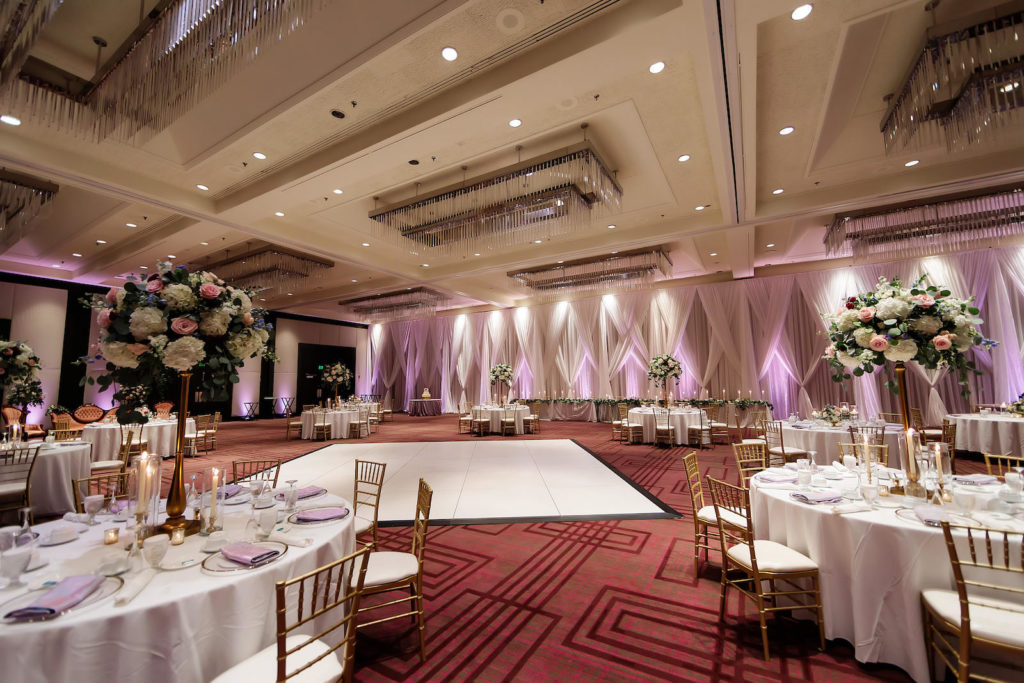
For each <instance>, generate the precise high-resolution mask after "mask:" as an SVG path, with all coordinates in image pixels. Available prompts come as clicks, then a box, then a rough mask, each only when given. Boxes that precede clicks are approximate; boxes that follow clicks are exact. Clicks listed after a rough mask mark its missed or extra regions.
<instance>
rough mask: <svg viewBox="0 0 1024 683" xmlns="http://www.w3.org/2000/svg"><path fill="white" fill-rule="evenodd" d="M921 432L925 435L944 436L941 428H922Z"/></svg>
mask: <svg viewBox="0 0 1024 683" xmlns="http://www.w3.org/2000/svg"><path fill="white" fill-rule="evenodd" d="M921 433H922V434H924V435H925V436H939V437H941V436H942V430H941V429H922V430H921Z"/></svg>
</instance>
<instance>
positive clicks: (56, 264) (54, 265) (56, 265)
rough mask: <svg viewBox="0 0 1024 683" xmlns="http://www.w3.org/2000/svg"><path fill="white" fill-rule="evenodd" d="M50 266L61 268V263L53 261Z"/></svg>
mask: <svg viewBox="0 0 1024 683" xmlns="http://www.w3.org/2000/svg"><path fill="white" fill-rule="evenodd" d="M50 267H51V268H60V264H59V263H51V264H50Z"/></svg>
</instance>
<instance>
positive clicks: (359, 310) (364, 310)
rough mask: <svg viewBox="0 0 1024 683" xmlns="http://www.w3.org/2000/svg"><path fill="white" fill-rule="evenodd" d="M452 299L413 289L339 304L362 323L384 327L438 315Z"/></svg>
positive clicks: (440, 294)
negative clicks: (389, 323)
mask: <svg viewBox="0 0 1024 683" xmlns="http://www.w3.org/2000/svg"><path fill="white" fill-rule="evenodd" d="M448 301H449V297H447V296H445V295H444V294H442V293H440V292H437V291H434V290H433V289H429V288H427V287H413V288H411V289H403V290H399V291H396V292H386V293H382V294H374V295H371V296H362V297H359V298H356V299H346V300H344V301H339V302H338V305H339V306H341V307H342V309H343V310H344V311H345V312H346V313H348V314H350V315H353V316H355V317H357V318H360V319H361V320H366V321H367V322H373V323H381V322H388V321H392V320H402V319H404V318H412V317H425V316H429V315H433V314H434V313H436V312H437V309H438V307H439V306H442V305H443V304H445V303H447V302H448Z"/></svg>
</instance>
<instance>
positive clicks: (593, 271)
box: [507, 247, 672, 296]
mask: <svg viewBox="0 0 1024 683" xmlns="http://www.w3.org/2000/svg"><path fill="white" fill-rule="evenodd" d="M671 270H672V261H670V260H669V258H668V256H667V255H666V254H665V252H664V251H663V250H662V249H661V248H660V247H659V248H657V249H636V250H633V251H621V252H619V253H617V254H609V255H607V256H595V257H591V258H584V259H578V260H575V261H564V262H562V263H555V264H551V265H546V266H538V267H536V268H528V269H523V270H516V271H511V272H509V273H507V275H508V277H509V278H511V279H512V281H513V282H514V283H515V284H516V285H518V286H520V287H523V288H525V289H527V290H529V291H531V292H532V293H534V294H537V295H540V296H557V295H561V294H566V293H569V292H587V291H596V290H603V289H609V288H614V289H629V288H639V287H645V286H647V285H650V284H651V283H653V282H655V281H657V280H660V279H662V278H663V277H667V276H668V275H669V273H671Z"/></svg>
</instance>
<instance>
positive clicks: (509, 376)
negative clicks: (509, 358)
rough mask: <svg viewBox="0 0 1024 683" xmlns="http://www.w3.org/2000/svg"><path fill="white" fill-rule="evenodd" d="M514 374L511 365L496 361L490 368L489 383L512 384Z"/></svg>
mask: <svg viewBox="0 0 1024 683" xmlns="http://www.w3.org/2000/svg"><path fill="white" fill-rule="evenodd" d="M514 377H515V375H514V374H513V373H512V366H511V365H509V364H508V363H498V364H497V365H495V366H494V367H493V368H491V384H497V383H498V382H501V383H502V384H504V385H506V386H512V380H513V379H514Z"/></svg>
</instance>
